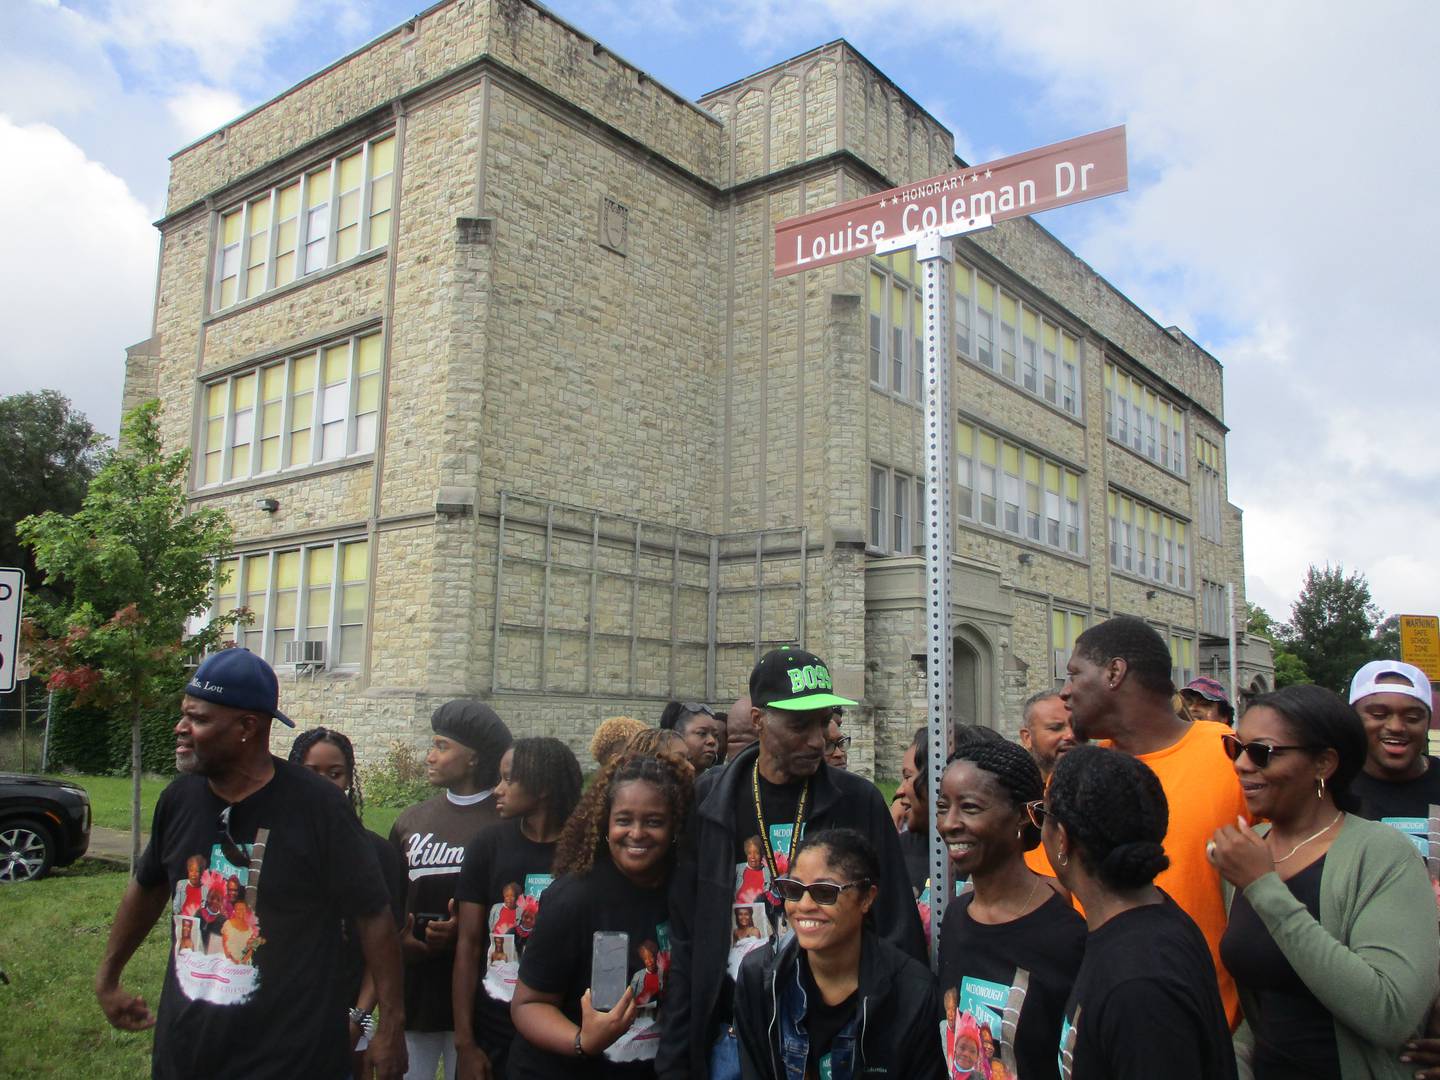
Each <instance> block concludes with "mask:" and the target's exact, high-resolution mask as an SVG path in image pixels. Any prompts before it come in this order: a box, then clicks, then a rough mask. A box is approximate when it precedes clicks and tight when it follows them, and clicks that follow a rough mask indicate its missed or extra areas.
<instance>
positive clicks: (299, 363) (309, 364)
mask: <svg viewBox="0 0 1440 1080" xmlns="http://www.w3.org/2000/svg"><path fill="white" fill-rule="evenodd" d="M314 385H315V354H314V353H311V354H310V355H309V356H301V357H297V358H296V360H295V361H294V363H292V364H291V365H290V391H291V393H297V392H301V391H305V390H309V389H310V388H311V387H313V386H314Z"/></svg>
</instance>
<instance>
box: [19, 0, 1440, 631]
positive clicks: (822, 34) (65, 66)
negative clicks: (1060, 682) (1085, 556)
mask: <svg viewBox="0 0 1440 1080" xmlns="http://www.w3.org/2000/svg"><path fill="white" fill-rule="evenodd" d="M420 4H421V0H410V2H409V3H407V4H397V3H391V2H375V3H371V2H366V0H305V2H302V0H247V2H246V3H243V4H241V3H232V2H227V0H113V2H111V0H86V2H80V0H68V2H64V3H62V2H61V0H6V2H4V3H0V161H3V162H6V163H7V164H6V165H5V166H4V167H3V168H0V236H5V237H6V238H7V240H8V243H7V244H6V245H5V247H6V248H7V249H8V251H9V252H10V254H11V257H10V258H7V259H4V260H0V319H3V322H4V325H5V326H6V327H7V329H8V333H7V334H6V335H5V338H4V342H5V344H4V345H3V346H0V350H3V351H0V394H8V393H14V392H17V391H21V390H32V389H38V388H41V387H47V386H53V387H56V388H57V389H60V390H61V391H63V392H64V393H66V394H68V395H69V396H70V397H71V398H72V400H73V401H74V402H75V403H76V405H77V407H79V408H80V409H82V410H83V411H85V412H86V413H87V414H88V415H89V416H90V417H91V418H92V420H94V421H95V422H96V424H97V425H98V426H100V427H102V428H104V429H106V430H109V431H113V430H114V429H115V428H116V426H117V425H118V420H119V392H120V386H121V381H122V378H123V367H124V352H123V350H124V348H125V346H127V345H130V344H133V343H135V342H137V341H140V340H142V339H144V338H145V337H147V336H148V335H149V332H150V325H149V323H150V308H151V304H152V301H153V292H154V274H155V255H156V249H157V239H156V234H155V231H154V229H153V227H152V226H151V222H152V221H153V220H154V219H155V218H156V217H158V216H159V215H160V213H161V212H162V210H163V203H164V188H165V183H166V177H167V170H168V162H167V157H168V155H169V154H171V153H173V152H174V151H175V150H177V149H179V148H180V147H181V146H183V145H185V144H186V143H188V142H190V141H191V140H193V139H194V138H196V137H198V136H200V135H202V134H204V133H206V132H208V131H209V130H212V129H213V128H215V127H217V126H219V125H221V124H223V123H224V122H225V121H227V120H229V119H231V118H233V117H234V116H235V115H237V114H238V113H240V112H241V111H243V110H245V109H247V108H250V107H252V106H254V105H256V104H259V103H260V102H262V101H264V100H266V99H268V98H269V97H271V96H273V95H275V94H276V93H279V92H280V91H282V90H284V89H285V88H286V87H288V86H290V85H292V84H293V83H295V82H297V81H298V80H300V79H302V78H304V77H305V76H306V75H308V74H310V73H311V72H313V71H315V70H317V69H318V68H320V67H323V66H324V65H325V64H327V63H329V62H331V61H332V60H334V59H336V58H338V57H339V56H341V55H343V54H345V53H346V52H348V51H350V50H352V49H354V48H356V47H358V46H360V45H362V44H364V43H365V42H366V41H368V40H370V39H371V38H373V37H375V36H377V35H378V34H380V33H383V32H384V31H386V30H388V29H390V28H391V27H393V26H395V25H397V24H399V23H400V22H402V21H403V20H405V19H407V18H409V17H410V16H411V15H412V14H414V13H415V11H416V10H417V8H419V7H420ZM548 6H549V7H550V9H551V10H552V11H553V12H554V13H555V14H557V15H559V16H560V17H562V18H564V19H566V20H567V21H569V22H571V23H572V24H574V25H576V26H577V27H579V28H580V29H581V30H583V31H585V32H586V33H588V34H590V35H591V36H593V37H595V38H597V39H598V40H599V41H601V42H602V43H603V44H604V45H605V46H606V47H607V48H610V49H611V50H612V51H614V52H616V53H618V54H620V55H621V56H623V57H625V58H626V59H627V60H629V61H630V62H632V63H634V64H636V65H637V66H639V67H641V68H643V69H644V70H646V71H647V72H649V73H650V74H651V75H653V76H654V77H656V78H657V79H659V80H660V81H661V82H663V83H665V84H666V85H668V86H669V87H671V88H672V89H674V90H676V91H677V92H679V93H681V94H684V95H686V96H687V97H690V98H692V99H693V98H695V97H698V96H699V95H701V94H703V93H704V92H706V91H708V90H712V89H715V88H717V87H719V86H723V85H725V84H726V83H729V82H732V81H734V80H735V79H739V78H742V77H744V76H746V75H748V74H751V73H753V72H755V71H758V70H761V69H763V68H765V67H767V66H768V65H770V64H773V63H775V62H777V61H780V60H784V59H786V58H788V57H790V56H793V55H796V54H797V53H801V52H805V51H807V50H809V49H811V48H814V47H816V46H817V45H821V44H823V43H825V42H827V41H830V40H832V39H834V38H837V37H845V38H848V39H849V40H850V41H851V42H852V43H853V44H854V45H855V46H856V47H857V48H858V49H859V50H860V51H861V52H862V53H864V54H865V55H866V56H867V57H868V58H869V59H870V60H871V61H872V62H873V63H874V64H876V66H878V67H879V68H880V69H881V70H882V71H884V72H886V73H887V74H888V75H889V76H890V77H891V78H893V79H894V80H895V81H896V82H897V83H898V84H899V85H900V86H901V87H902V88H903V89H905V90H906V91H907V92H908V93H909V94H910V95H911V96H912V97H913V98H914V99H915V100H916V101H917V102H918V103H919V104H920V105H921V106H922V107H924V108H925V109H927V110H928V111H929V112H930V113H931V114H932V115H934V116H935V117H936V118H937V119H938V120H940V122H941V123H943V124H944V125H945V126H946V127H948V128H949V129H950V130H951V131H952V132H953V133H954V134H955V137H956V144H957V148H958V150H959V152H960V153H961V154H962V155H963V156H964V157H966V158H967V160H970V161H972V162H979V161H986V160H990V159H992V158H995V157H999V156H1002V155H1004V154H1009V153H1013V152H1015V151H1018V150H1023V149H1026V148H1028V147H1032V146H1037V145H1041V144H1044V143H1048V142H1053V141H1056V140H1059V139H1063V138H1068V137H1070V136H1073V135H1077V134H1082V133H1085V132H1089V131H1095V130H1098V129H1100V128H1104V127H1109V126H1111V125H1113V124H1117V123H1124V124H1126V125H1127V127H1128V134H1129V148H1130V181H1131V189H1130V191H1129V192H1128V193H1127V194H1125V195H1121V196H1118V197H1115V198H1111V199H1106V200H1101V201H1097V202H1093V203H1087V204H1083V205H1081V206H1077V207H1072V208H1067V209H1063V210H1058V211H1053V212H1051V213H1047V214H1044V215H1042V216H1041V217H1040V218H1039V220H1040V222H1041V223H1042V224H1043V225H1045V227H1046V228H1048V229H1050V230H1052V231H1053V232H1055V233H1056V234H1057V235H1058V236H1059V237H1060V238H1061V239H1062V240H1063V241H1064V242H1065V243H1066V244H1068V245H1069V246H1070V247H1071V248H1072V249H1073V250H1075V251H1076V252H1077V254H1079V255H1080V257H1081V258H1083V259H1085V260H1086V261H1087V262H1088V263H1090V264H1091V265H1092V266H1094V267H1095V268H1096V269H1097V270H1098V271H1099V272H1100V273H1102V274H1103V275H1104V276H1106V277H1107V278H1108V279H1109V280H1110V281H1112V282H1113V283H1114V284H1115V285H1116V286H1117V287H1119V288H1120V289H1121V290H1123V291H1124V292H1125V293H1126V294H1127V295H1129V296H1130V297H1131V298H1132V299H1133V300H1135V301H1136V302H1137V303H1138V304H1140V305H1141V306H1142V307H1144V308H1145V309H1146V310H1147V311H1149V312H1150V313H1151V314H1152V315H1153V316H1154V317H1155V318H1156V319H1157V320H1158V321H1159V322H1161V323H1162V324H1166V325H1169V324H1172V323H1173V324H1175V325H1178V326H1180V327H1181V328H1182V329H1183V330H1185V331H1186V332H1187V333H1189V334H1190V335H1191V336H1192V337H1194V338H1195V339H1196V340H1197V341H1199V342H1200V343H1201V344H1202V345H1204V346H1205V347H1206V348H1208V349H1210V350H1211V351H1212V352H1213V353H1214V354H1215V355H1216V356H1218V357H1219V358H1220V360H1221V361H1222V362H1223V363H1224V364H1225V369H1226V375H1225V379H1226V420H1227V422H1228V423H1229V424H1230V426H1231V428H1232V431H1231V435H1230V437H1229V439H1228V440H1227V448H1226V449H1227V453H1228V454H1229V480H1230V491H1229V494H1230V498H1231V500H1232V501H1233V502H1235V503H1237V504H1238V505H1239V506H1241V507H1242V508H1243V509H1244V510H1245V511H1246V517H1245V528H1246V559H1247V587H1248V591H1249V593H1250V595H1251V598H1252V599H1255V600H1257V601H1258V602H1261V603H1262V604H1264V605H1265V606H1266V607H1267V608H1269V609H1270V610H1271V611H1272V612H1273V613H1274V614H1276V615H1278V616H1281V617H1284V616H1286V615H1287V614H1288V609H1289V604H1290V601H1291V600H1293V598H1294V594H1295V592H1296V590H1297V588H1298V586H1299V583H1300V580H1301V577H1302V575H1303V573H1304V570H1305V567H1306V566H1307V565H1309V564H1311V563H1319V564H1323V563H1325V562H1327V561H1328V562H1332V563H1335V562H1339V563H1344V564H1345V565H1346V567H1347V568H1353V569H1359V570H1362V571H1364V572H1365V573H1366V574H1367V575H1368V577H1369V579H1370V581H1371V585H1372V588H1373V590H1374V593H1375V596H1376V599H1377V601H1378V602H1379V603H1380V605H1381V606H1382V607H1384V608H1385V609H1386V610H1387V611H1391V612H1397V611H1405V612H1416V613H1434V612H1440V564H1437V563H1436V561H1435V560H1434V559H1433V558H1432V557H1431V552H1430V537H1432V536H1434V535H1437V533H1440V464H1437V460H1440V458H1437V454H1436V451H1435V448H1434V445H1433V437H1432V435H1431V431H1432V430H1433V428H1434V426H1435V425H1434V422H1433V413H1434V408H1435V401H1436V399H1437V397H1440V393H1437V391H1440V375H1437V374H1436V371H1435V360H1436V352H1437V350H1436V346H1435V343H1434V335H1433V333H1432V332H1431V331H1430V328H1429V326H1428V319H1427V317H1426V316H1427V315H1428V313H1429V312H1430V310H1431V309H1432V308H1433V300H1432V296H1431V293H1432V291H1433V290H1432V288H1431V286H1430V283H1431V282H1432V281H1433V280H1434V279H1435V273H1434V269H1433V260H1434V252H1435V251H1436V250H1440V204H1437V202H1436V201H1435V200H1434V198H1433V189H1434V185H1435V180H1434V178H1435V177H1436V176H1440V137H1437V136H1440V130H1437V128H1440V120H1437V110H1436V109H1435V107H1434V103H1435V102H1436V101H1440V73H1437V71H1440V69H1437V66H1436V65H1434V64H1433V61H1432V56H1433V51H1434V44H1435V42H1436V40H1437V37H1440V33H1437V31H1440V6H1437V5H1435V4H1432V3H1428V2H1426V0H1376V2H1372V3H1369V4H1366V5H1363V6H1361V5H1347V6H1345V7H1341V6H1339V5H1329V4H1326V5H1321V4H1314V3H1307V2H1304V0H1271V2H1268V3H1266V4H1264V5H1256V4H1253V3H1248V2H1241V0H1214V2H1212V3H1209V4H1205V5H1183V6H1182V5H1178V4H1168V3H1155V2H1154V0H1107V2H1106V3H1104V4H1075V3H1073V0H1071V2H1067V0H1034V2H1032V3H1030V4H1027V5H1015V4H1012V3H1008V2H1005V0H965V2H964V3H960V2H958V0H936V2H932V3H929V4H924V5H920V4H915V3H913V2H910V0H731V2H729V3H720V2H712V3H706V4H698V3H690V2H687V0H650V2H647V3H628V2H623V0H591V2H589V3H580V2H570V0H562V2H555V3H551V4H550V5H548Z"/></svg>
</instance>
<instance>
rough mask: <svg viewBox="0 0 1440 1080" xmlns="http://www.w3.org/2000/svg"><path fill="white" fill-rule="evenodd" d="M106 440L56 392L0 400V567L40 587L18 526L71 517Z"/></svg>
mask: <svg viewBox="0 0 1440 1080" xmlns="http://www.w3.org/2000/svg"><path fill="white" fill-rule="evenodd" d="M104 443H105V437H104V436H103V435H101V434H100V433H99V432H97V431H96V430H95V429H94V428H93V427H91V426H90V421H89V420H87V419H85V416H84V415H83V414H82V413H78V412H75V411H73V410H72V409H71V407H70V400H69V399H68V398H66V397H65V395H63V394H61V393H59V392H58V391H55V390H41V391H40V392H39V393H34V394H11V395H10V396H9V397H4V398H0V566H18V567H20V568H21V569H23V570H24V571H25V580H26V582H27V583H29V584H31V585H32V586H33V585H35V584H38V582H37V580H36V579H37V574H36V572H35V571H36V567H35V560H34V558H33V556H32V555H31V553H30V551H29V550H28V549H27V548H26V547H24V545H22V544H21V543H20V538H19V536H18V535H17V533H16V531H15V530H16V526H17V525H19V524H20V522H21V520H22V519H24V518H27V517H29V516H30V515H32V514H43V513H44V512H45V511H47V510H53V511H55V512H56V513H59V514H73V513H74V512H75V511H76V510H78V509H80V503H81V501H82V500H83V499H84V498H85V489H86V488H87V487H89V485H90V480H91V478H92V477H93V476H94V475H95V470H96V468H97V467H98V466H99V462H100V457H101V448H102V447H103V446H104Z"/></svg>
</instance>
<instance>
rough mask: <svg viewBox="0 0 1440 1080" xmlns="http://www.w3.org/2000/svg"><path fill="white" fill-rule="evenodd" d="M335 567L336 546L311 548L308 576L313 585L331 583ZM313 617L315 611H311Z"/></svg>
mask: <svg viewBox="0 0 1440 1080" xmlns="http://www.w3.org/2000/svg"><path fill="white" fill-rule="evenodd" d="M334 567H335V549H334V548H328V547H326V548H311V549H310V566H309V569H308V571H307V573H306V577H308V578H309V579H310V584H311V585H329V584H330V581H331V579H332V577H333V571H334ZM311 617H312V619H313V617H314V612H311Z"/></svg>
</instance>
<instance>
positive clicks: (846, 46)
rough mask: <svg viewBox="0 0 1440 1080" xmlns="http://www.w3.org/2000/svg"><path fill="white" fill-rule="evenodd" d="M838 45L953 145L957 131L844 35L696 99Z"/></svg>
mask: <svg viewBox="0 0 1440 1080" xmlns="http://www.w3.org/2000/svg"><path fill="white" fill-rule="evenodd" d="M837 46H838V47H839V48H840V49H843V50H845V51H846V52H849V53H850V54H851V55H852V56H854V57H855V59H857V60H859V61H860V62H861V63H862V64H864V65H865V66H866V67H868V68H869V69H870V70H871V71H872V72H873V73H874V74H875V76H876V77H877V78H880V79H884V80H885V82H886V83H887V84H888V85H889V86H891V87H892V88H893V89H894V90H895V92H896V93H897V94H899V95H900V96H901V97H902V98H904V99H905V100H906V101H907V102H909V103H910V105H912V106H913V107H914V109H915V111H916V112H918V113H919V114H920V115H921V116H923V117H925V118H926V119H927V120H929V121H930V122H931V123H932V124H934V125H935V126H936V127H937V128H939V129H940V130H941V131H943V132H945V134H947V135H949V136H950V138H951V140H952V145H953V140H954V138H955V133H954V132H953V131H951V130H950V129H949V128H948V127H946V126H945V125H944V124H942V123H941V122H940V121H939V120H937V119H936V118H935V115H934V114H933V113H931V112H930V110H929V109H927V108H925V106H924V105H921V104H920V103H919V102H918V101H916V100H915V99H914V98H913V97H911V96H910V93H909V91H907V90H906V89H905V88H904V87H903V86H901V85H900V84H899V83H897V82H896V81H895V80H894V79H892V78H891V77H890V76H889V75H887V74H885V72H883V71H882V70H880V68H879V66H878V65H876V64H875V63H873V62H872V61H871V60H870V58H869V57H868V56H866V55H865V54H864V53H862V52H861V51H860V50H859V49H857V48H856V47H855V45H854V44H853V43H852V42H851V41H850V39H849V38H844V37H838V38H835V39H834V40H832V41H827V42H826V43H825V44H824V45H817V46H816V47H815V48H813V49H807V50H805V51H804V52H802V53H796V54H795V55H794V56H792V57H790V58H789V59H788V60H781V61H779V62H777V63H774V64H771V65H770V66H769V67H767V68H761V69H760V70H759V71H756V72H753V73H752V74H750V75H746V76H744V77H743V78H739V79H736V80H735V81H734V82H728V83H726V84H725V85H724V86H719V87H716V88H715V89H714V90H707V91H705V93H703V94H701V95H700V96H699V97H698V98H696V99H695V100H696V101H704V100H705V99H706V98H711V97H714V96H715V95H717V94H723V93H725V92H726V91H727V90H733V89H735V88H736V87H738V86H743V85H744V84H745V83H748V82H753V81H754V80H756V79H759V78H760V77H762V76H764V75H769V74H771V73H772V72H777V71H780V70H782V69H783V68H788V67H791V66H792V65H794V64H797V63H799V62H800V61H802V60H806V59H809V58H810V57H812V56H819V55H820V54H821V53H823V52H825V51H826V50H827V49H834V48H836V47H837ZM956 160H957V161H960V160H961V159H960V158H959V157H958V156H957V157H956ZM961 164H962V165H968V163H967V162H964V161H961Z"/></svg>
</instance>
